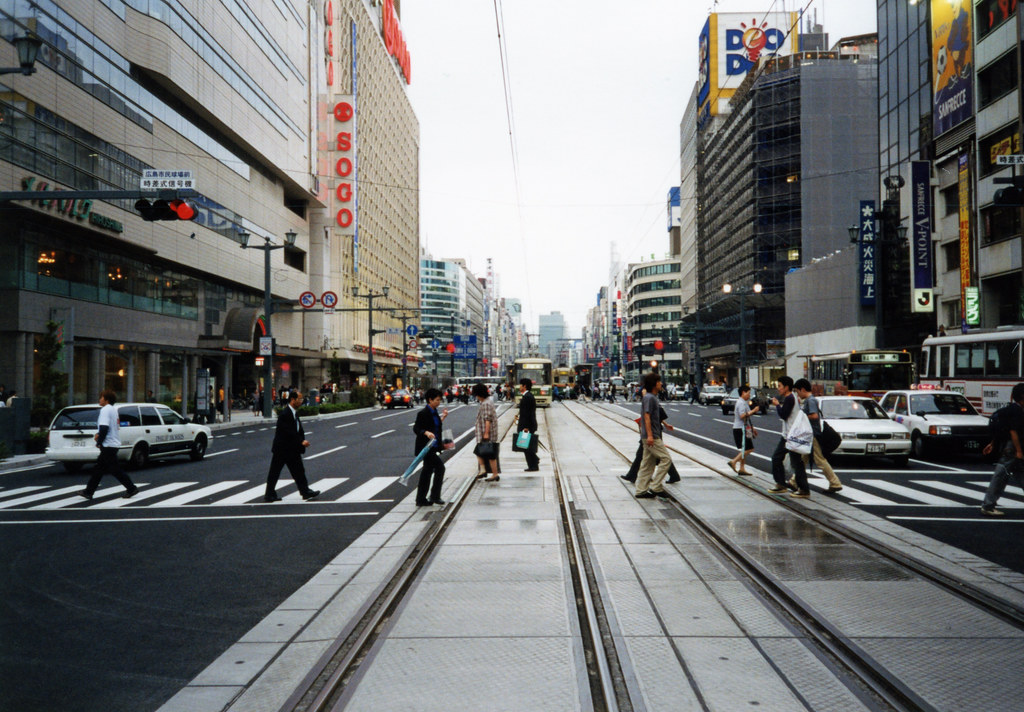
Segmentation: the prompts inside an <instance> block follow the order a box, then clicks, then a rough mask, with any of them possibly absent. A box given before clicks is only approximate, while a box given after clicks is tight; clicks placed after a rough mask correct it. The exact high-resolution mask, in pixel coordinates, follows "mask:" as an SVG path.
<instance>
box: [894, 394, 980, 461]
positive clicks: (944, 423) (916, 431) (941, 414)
mask: <svg viewBox="0 0 1024 712" xmlns="http://www.w3.org/2000/svg"><path fill="white" fill-rule="evenodd" d="M879 403H880V405H881V406H882V410H884V411H885V412H886V413H887V414H888V415H889V417H890V418H892V419H893V420H894V421H896V422H897V423H899V424H900V425H902V426H903V427H904V428H906V429H907V432H908V433H910V448H911V451H912V452H913V454H914V457H916V458H918V459H923V458H925V457H927V456H928V455H931V454H935V453H938V452H940V451H941V452H945V453H950V454H969V455H970V454H973V455H980V454H981V451H982V448H984V447H985V444H986V443H987V442H988V441H989V433H988V418H986V417H985V416H983V415H979V414H978V411H976V410H975V409H974V406H973V405H971V404H970V402H969V401H968V400H967V399H966V398H964V396H963V394H961V393H957V392H956V391H916V390H899V391H889V392H888V393H886V394H885V395H884V396H882V398H881V400H880V401H879Z"/></svg>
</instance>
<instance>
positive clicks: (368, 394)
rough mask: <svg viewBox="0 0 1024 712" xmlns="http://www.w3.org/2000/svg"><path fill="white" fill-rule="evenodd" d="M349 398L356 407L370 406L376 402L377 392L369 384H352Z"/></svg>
mask: <svg viewBox="0 0 1024 712" xmlns="http://www.w3.org/2000/svg"><path fill="white" fill-rule="evenodd" d="M351 400H352V402H353V403H355V404H356V407H357V408H370V407H372V406H373V404H374V403H376V402H377V394H376V393H375V392H374V390H373V389H372V388H370V387H369V386H352V394H351Z"/></svg>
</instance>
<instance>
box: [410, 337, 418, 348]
mask: <svg viewBox="0 0 1024 712" xmlns="http://www.w3.org/2000/svg"><path fill="white" fill-rule="evenodd" d="M417 346H419V344H417V343H416V339H409V350H410V351H415V350H416V347H417Z"/></svg>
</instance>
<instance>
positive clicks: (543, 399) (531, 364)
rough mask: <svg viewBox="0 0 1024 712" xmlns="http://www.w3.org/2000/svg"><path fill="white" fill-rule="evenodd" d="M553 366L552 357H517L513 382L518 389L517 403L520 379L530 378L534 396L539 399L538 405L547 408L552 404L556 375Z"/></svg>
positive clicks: (513, 366)
mask: <svg viewBox="0 0 1024 712" xmlns="http://www.w3.org/2000/svg"><path fill="white" fill-rule="evenodd" d="M552 374H553V369H552V368H551V359H546V358H517V359H516V360H515V363H513V364H512V368H511V375H512V383H513V384H514V386H515V389H516V403H519V381H521V380H522V379H524V378H529V379H530V380H531V381H533V388H531V389H530V390H531V391H533V397H534V398H536V399H537V405H538V406H540V407H541V408H547V407H548V406H550V405H551V392H552V391H553V390H554V376H553V375H552Z"/></svg>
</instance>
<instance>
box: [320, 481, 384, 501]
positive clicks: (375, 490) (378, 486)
mask: <svg viewBox="0 0 1024 712" xmlns="http://www.w3.org/2000/svg"><path fill="white" fill-rule="evenodd" d="M395 482H398V478H397V477H373V478H371V479H370V481H369V482H364V483H363V484H361V485H359V486H358V487H356V488H355V489H354V490H352V491H351V492H347V493H346V494H345V496H344V497H342V498H340V499H336V500H334V501H335V502H361V501H365V500H370V499H373V497H374V496H375V495H378V494H380V493H381V492H383V491H384V490H386V489H387V488H388V487H390V486H391V485H393V484H394V483H395Z"/></svg>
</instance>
